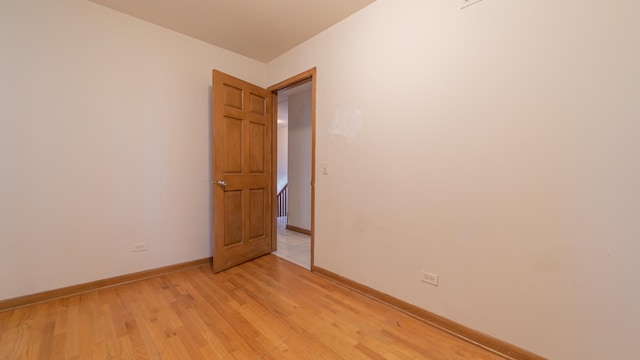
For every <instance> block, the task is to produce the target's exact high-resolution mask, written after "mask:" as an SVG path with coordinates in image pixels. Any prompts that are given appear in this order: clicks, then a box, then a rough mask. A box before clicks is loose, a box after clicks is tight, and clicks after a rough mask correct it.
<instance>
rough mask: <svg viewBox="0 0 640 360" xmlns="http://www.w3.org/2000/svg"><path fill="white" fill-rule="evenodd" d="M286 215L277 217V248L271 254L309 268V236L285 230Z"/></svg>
mask: <svg viewBox="0 0 640 360" xmlns="http://www.w3.org/2000/svg"><path fill="white" fill-rule="evenodd" d="M286 226H287V217H286V216H282V217H279V218H278V250H277V251H274V252H273V253H272V254H274V255H276V256H278V257H279V258H282V259H284V260H287V261H290V262H292V263H294V264H296V265H299V266H302V267H303V268H305V269H307V270H311V237H310V236H309V235H305V234H301V233H298V232H295V231H291V230H287V229H286V228H285V227H286Z"/></svg>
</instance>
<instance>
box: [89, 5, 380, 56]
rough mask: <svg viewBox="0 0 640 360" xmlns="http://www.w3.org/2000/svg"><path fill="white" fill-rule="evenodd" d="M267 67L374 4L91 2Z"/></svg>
mask: <svg viewBox="0 0 640 360" xmlns="http://www.w3.org/2000/svg"><path fill="white" fill-rule="evenodd" d="M90 1H92V2H94V3H97V4H100V5H104V6H106V7H109V8H111V9H114V10H117V11H120V12H123V13H125V14H128V15H131V16H134V17H137V18H139V19H142V20H145V21H148V22H151V23H153V24H156V25H160V26H162V27H165V28H168V29H171V30H174V31H177V32H179V33H182V34H184V35H188V36H191V37H193V38H196V39H199V40H202V41H205V42H207V43H210V44H212V45H216V46H219V47H221V48H224V49H227V50H230V51H233V52H235V53H238V54H241V55H245V56H247V57H250V58H253V59H255V60H258V61H261V62H264V63H266V62H269V61H271V60H273V59H275V58H276V57H278V56H280V55H282V54H284V53H285V52H287V51H288V50H290V49H292V48H293V47H295V46H296V45H298V44H300V43H302V42H304V41H305V40H307V39H309V38H311V37H313V36H314V35H317V34H319V33H320V32H322V31H324V30H326V29H327V28H329V27H331V26H332V25H334V24H336V23H338V22H339V21H340V20H342V19H344V18H346V17H348V16H350V15H352V14H353V13H355V12H357V11H358V10H360V9H362V8H364V7H365V6H367V5H369V4H371V3H372V2H373V1H374V0H90Z"/></svg>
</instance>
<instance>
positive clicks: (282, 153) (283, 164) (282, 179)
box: [276, 101, 289, 192]
mask: <svg viewBox="0 0 640 360" xmlns="http://www.w3.org/2000/svg"><path fill="white" fill-rule="evenodd" d="M285 109H286V111H283V110H285ZM288 109H289V102H288V101H283V102H281V103H279V104H278V119H282V120H284V121H286V120H287V119H288V118H289V115H288V114H287V112H288V111H289V110H288ZM277 144H278V153H277V156H278V161H277V163H278V169H277V170H278V174H277V182H278V183H277V186H276V191H277V192H280V191H281V190H282V188H283V187H284V186H285V185H287V182H288V181H289V178H288V169H287V168H288V162H289V159H288V155H289V129H288V127H286V126H283V127H280V126H278V139H277Z"/></svg>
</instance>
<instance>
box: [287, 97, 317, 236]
mask: <svg viewBox="0 0 640 360" xmlns="http://www.w3.org/2000/svg"><path fill="white" fill-rule="evenodd" d="M288 150H289V155H288V158H289V163H288V174H289V190H288V193H287V198H288V201H289V209H288V210H289V216H288V217H287V225H292V226H295V227H298V228H300V229H305V230H311V90H305V91H302V92H299V93H296V94H294V95H291V96H289V149H288Z"/></svg>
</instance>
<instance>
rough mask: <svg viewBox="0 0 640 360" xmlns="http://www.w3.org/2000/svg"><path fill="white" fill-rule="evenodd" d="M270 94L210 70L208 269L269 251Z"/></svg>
mask: <svg viewBox="0 0 640 360" xmlns="http://www.w3.org/2000/svg"><path fill="white" fill-rule="evenodd" d="M271 106H272V104H271V93H270V92H269V91H267V90H265V89H262V88H260V87H258V86H255V85H252V84H249V83H247V82H245V81H242V80H240V79H236V78H234V77H232V76H230V75H227V74H224V73H222V72H220V71H217V70H213V181H214V185H213V187H214V191H213V228H214V231H213V251H214V252H213V271H214V272H216V273H217V272H220V271H222V270H225V269H228V268H230V267H233V266H235V265H238V264H241V263H243V262H246V261H249V260H252V259H255V258H256V257H259V256H262V255H265V254H268V253H269V252H270V251H271V236H272V235H271V226H272V222H271V211H272V208H271V200H272V199H271V198H272V196H271V191H272V189H271V181H272V179H271V172H272V170H271V165H272V163H271V161H272V158H271V144H272V125H273V124H272V121H271V116H272V115H271Z"/></svg>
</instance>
